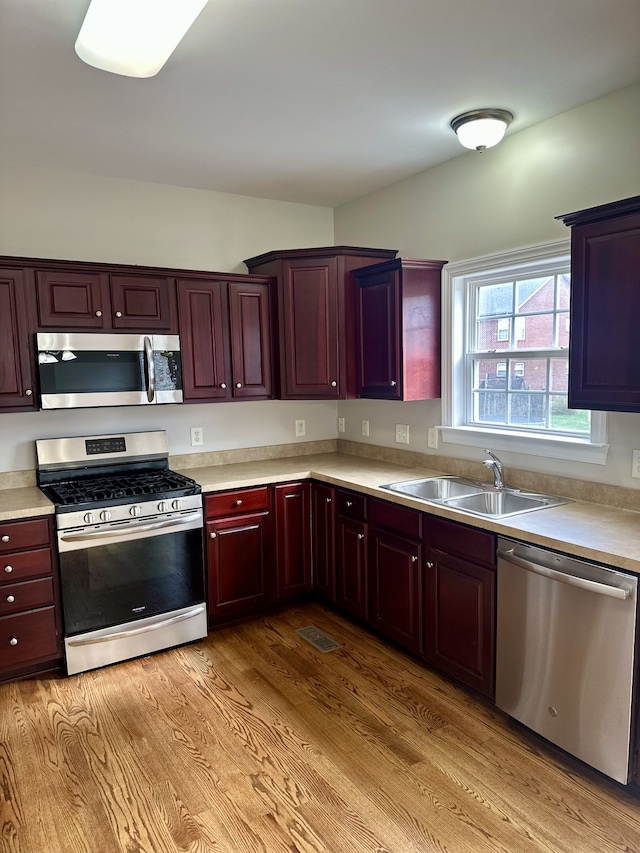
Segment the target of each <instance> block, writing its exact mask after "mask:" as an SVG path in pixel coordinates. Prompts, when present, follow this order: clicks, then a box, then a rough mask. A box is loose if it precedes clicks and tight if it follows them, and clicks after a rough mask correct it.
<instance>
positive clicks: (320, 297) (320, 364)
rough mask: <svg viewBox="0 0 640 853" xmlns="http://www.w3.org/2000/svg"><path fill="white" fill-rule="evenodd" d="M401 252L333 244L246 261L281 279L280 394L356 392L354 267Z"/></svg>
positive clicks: (277, 320)
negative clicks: (354, 363)
mask: <svg viewBox="0 0 640 853" xmlns="http://www.w3.org/2000/svg"><path fill="white" fill-rule="evenodd" d="M395 255H396V252H395V251H394V250H388V249H365V248H357V247H353V246H331V247H328V248H320V249H292V250H283V251H280V252H268V253H266V254H264V255H258V256H256V257H254V258H248V259H247V260H246V261H245V264H246V265H247V267H248V268H249V271H250V272H252V273H257V274H260V275H267V276H272V277H274V278H275V281H276V291H277V294H276V299H275V300H274V303H275V304H274V330H275V335H276V341H277V347H278V353H279V362H278V368H279V370H278V371H277V373H278V376H279V388H278V395H277V396H278V397H279V398H280V399H282V400H296V399H309V400H338V399H345V398H346V397H353V396H355V371H354V366H353V354H354V339H353V328H354V301H353V299H354V294H353V281H352V278H351V272H352V271H353V270H354V269H357V268H358V267H363V266H366V265H367V264H375V263H379V262H380V261H381V260H384V259H387V258H393V257H395Z"/></svg>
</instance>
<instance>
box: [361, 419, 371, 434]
mask: <svg viewBox="0 0 640 853" xmlns="http://www.w3.org/2000/svg"><path fill="white" fill-rule="evenodd" d="M362 434H363V435H369V421H362Z"/></svg>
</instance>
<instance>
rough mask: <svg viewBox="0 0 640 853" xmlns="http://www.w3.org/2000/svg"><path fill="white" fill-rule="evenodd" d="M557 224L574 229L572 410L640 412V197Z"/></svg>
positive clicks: (570, 215)
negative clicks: (639, 342) (639, 323)
mask: <svg viewBox="0 0 640 853" xmlns="http://www.w3.org/2000/svg"><path fill="white" fill-rule="evenodd" d="M557 218H558V219H561V220H562V221H563V222H564V223H565V224H566V225H568V226H570V227H571V334H570V347H569V406H570V407H571V408H574V409H596V410H604V411H609V412H640V359H639V358H638V354H637V351H636V350H637V338H638V331H637V322H636V321H637V317H638V316H640V196H636V197H635V198H629V199H626V200H624V201H618V202H613V203H611V204H605V205H601V206H600V207H593V208H590V209H588V210H581V211H578V212H576V213H568V214H564V215H563V216H559V217H557Z"/></svg>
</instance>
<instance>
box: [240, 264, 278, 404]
mask: <svg viewBox="0 0 640 853" xmlns="http://www.w3.org/2000/svg"><path fill="white" fill-rule="evenodd" d="M229 323H230V327H231V364H232V374H233V375H232V379H233V396H234V398H235V399H239V400H243V399H255V398H258V397H260V398H268V397H271V396H272V394H273V392H272V369H271V320H270V306H269V285H267V284H241V283H239V282H235V281H232V282H230V283H229Z"/></svg>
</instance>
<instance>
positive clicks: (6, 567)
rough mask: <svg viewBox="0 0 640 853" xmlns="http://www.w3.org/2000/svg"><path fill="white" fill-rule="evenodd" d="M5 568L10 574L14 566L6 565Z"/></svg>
mask: <svg viewBox="0 0 640 853" xmlns="http://www.w3.org/2000/svg"><path fill="white" fill-rule="evenodd" d="M4 570H5V572H6V573H7V574H8V575H10V574H11V572H12V571H13V566H5V567H4Z"/></svg>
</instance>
